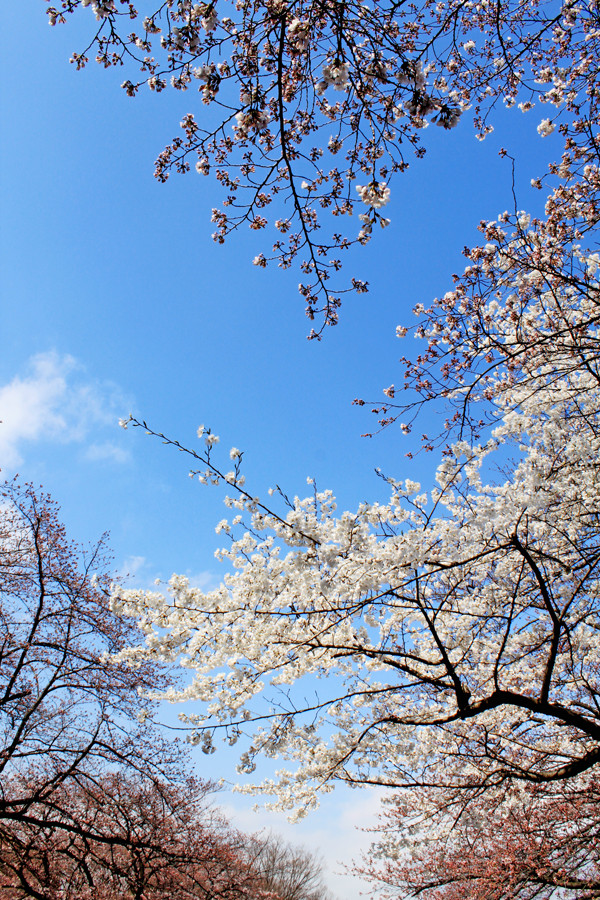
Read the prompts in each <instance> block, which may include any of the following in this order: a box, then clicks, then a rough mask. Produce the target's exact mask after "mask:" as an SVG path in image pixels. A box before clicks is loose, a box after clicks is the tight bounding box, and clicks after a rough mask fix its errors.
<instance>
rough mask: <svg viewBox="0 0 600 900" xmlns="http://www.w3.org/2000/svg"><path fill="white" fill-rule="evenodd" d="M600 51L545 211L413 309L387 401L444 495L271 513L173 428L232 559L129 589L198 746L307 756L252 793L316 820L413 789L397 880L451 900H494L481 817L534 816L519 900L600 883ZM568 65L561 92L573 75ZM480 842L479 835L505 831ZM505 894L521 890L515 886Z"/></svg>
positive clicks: (486, 226)
mask: <svg viewBox="0 0 600 900" xmlns="http://www.w3.org/2000/svg"><path fill="white" fill-rule="evenodd" d="M590 46H591V45H590ZM597 62H598V56H594V55H593V52H592V49H590V58H589V60H588V61H587V63H586V71H587V75H586V76H585V77H586V78H587V88H586V90H587V93H588V100H587V106H586V109H585V110H584V111H583V112H582V111H581V110H580V111H579V113H578V112H577V110H575V109H573V110H572V112H573V117H572V119H571V120H570V121H569V122H565V123H564V124H563V125H561V129H562V132H563V136H564V141H565V151H564V154H563V156H562V159H561V161H560V164H557V165H555V166H552V167H551V170H550V172H549V179H548V180H549V182H550V192H549V195H548V201H547V204H546V210H545V214H544V216H538V217H532V216H531V215H529V214H528V213H527V212H525V211H523V210H519V209H518V208H515V209H514V210H513V211H511V212H504V213H501V214H500V216H499V217H498V219H497V220H496V221H491V222H482V223H481V226H480V227H481V231H482V233H483V235H484V240H485V243H482V244H481V245H480V246H477V247H473V248H471V249H470V250H468V251H467V254H466V255H467V257H468V260H467V262H468V265H467V267H466V269H465V271H464V272H463V273H462V275H459V276H456V277H455V279H454V285H453V288H452V290H450V291H448V292H447V293H446V294H444V295H443V296H442V298H441V299H438V300H435V301H434V302H433V304H432V305H431V306H430V307H429V308H425V307H424V306H423V305H418V306H417V307H416V309H415V312H416V314H417V316H418V321H417V325H416V328H415V333H416V336H417V338H420V339H421V340H422V341H423V342H424V350H423V352H422V353H421V354H420V355H419V357H418V358H417V359H416V360H413V359H411V358H410V357H409V356H408V355H407V358H406V359H405V361H404V375H405V377H404V385H403V387H402V388H401V389H397V388H396V387H394V386H393V385H392V386H390V387H388V388H386V391H385V394H386V401H385V403H384V405H383V407H381V406H380V407H379V408H378V411H379V412H380V413H381V416H382V420H381V424H382V425H383V426H385V425H389V424H391V422H394V421H396V422H398V421H399V422H400V424H401V425H402V431H404V432H410V431H411V429H412V425H413V421H414V418H415V417H416V416H418V413H419V410H420V409H421V408H422V407H423V405H424V404H437V405H438V406H445V407H446V409H447V410H449V414H448V419H447V423H446V428H445V429H444V431H443V432H442V433H441V434H440V435H438V436H425V448H426V449H428V450H434V448H435V447H436V445H439V447H440V448H441V458H440V462H439V466H438V469H437V474H436V484H435V486H434V487H433V488H432V489H430V490H429V491H424V490H422V488H421V486H420V485H419V484H417V483H415V482H414V481H413V480H411V479H410V478H396V477H392V476H383V477H385V480H386V481H387V483H388V485H389V491H390V499H389V502H387V503H384V504H382V503H363V504H361V505H360V506H359V507H358V508H357V509H356V510H354V511H352V512H344V513H341V514H339V513H338V512H337V510H336V506H335V500H334V498H333V496H332V495H331V493H330V492H329V491H321V490H317V488H316V486H313V490H312V493H311V495H310V496H309V497H307V498H305V499H300V498H298V497H295V498H293V499H290V498H288V497H287V496H286V495H285V494H284V493H283V492H281V491H279V492H277V491H276V492H275V493H274V497H275V499H273V500H270V501H268V503H264V502H262V501H260V500H259V498H257V497H255V496H254V495H253V494H252V493H251V492H250V491H248V490H247V489H246V487H245V486H244V481H243V475H242V474H241V465H240V461H241V456H240V453H239V451H238V450H236V449H235V448H234V449H233V450H232V451H231V454H230V456H231V459H232V461H233V466H234V467H233V468H232V469H231V470H230V471H226V467H225V466H224V465H221V464H217V462H215V454H216V453H217V452H218V450H217V441H218V438H217V437H216V436H215V435H214V434H212V433H210V432H205V431H204V430H203V429H200V431H199V437H200V439H201V440H203V441H204V442H205V446H204V449H199V450H197V451H196V450H194V449H192V448H186V447H183V446H181V445H180V444H178V443H177V442H176V441H172V440H169V439H168V438H165V437H164V435H161V437H162V438H163V440H165V441H166V443H168V444H171V445H174V446H175V447H177V448H178V449H179V450H183V451H185V452H186V453H188V454H190V455H191V456H192V458H193V459H194V460H195V462H194V468H193V469H192V473H191V474H193V475H197V476H198V477H199V478H200V481H202V482H204V483H206V482H211V483H214V484H218V483H225V484H226V485H227V486H228V487H229V496H228V497H227V498H226V503H227V505H228V506H229V507H230V509H231V511H232V517H231V518H230V519H224V520H223V521H222V522H221V523H219V526H218V528H217V530H218V531H219V532H220V533H221V534H222V535H224V536H225V537H226V538H227V539H228V544H227V546H226V547H225V548H224V549H222V550H221V551H220V556H221V558H222V559H223V560H224V561H226V562H227V563H228V564H229V568H230V571H229V573H228V574H227V575H226V576H225V578H224V581H223V584H222V585H221V586H220V587H219V588H218V589H216V590H214V591H210V592H202V591H199V590H198V589H195V588H192V587H190V585H189V584H188V582H187V580H186V579H185V578H182V577H173V579H172V580H171V582H170V583H169V585H168V590H167V591H166V592H160V591H156V592H151V593H148V592H144V591H128V592H124V593H119V594H118V595H116V596H115V599H114V604H115V609H116V610H117V611H119V612H121V613H123V614H127V615H133V616H137V617H139V618H140V622H141V625H142V628H143V629H144V630H145V632H146V642H147V643H146V647H145V648H140V647H137V648H133V649H131V650H129V651H126V652H125V653H124V654H123V656H122V658H123V659H126V658H128V659H132V660H139V661H143V660H149V659H152V658H153V656H155V655H157V654H158V655H161V656H163V657H165V658H167V659H170V660H173V661H175V660H177V659H179V660H180V661H181V663H182V665H183V666H184V667H185V668H186V669H188V670H192V671H193V672H194V677H193V680H192V682H191V683H190V684H189V686H188V687H187V688H186V689H185V690H184V691H182V692H181V693H180V694H179V695H178V693H177V691H176V690H172V691H170V692H169V697H170V698H171V699H177V697H178V696H181V698H182V699H183V698H185V699H196V700H197V701H198V703H199V711H198V713H197V714H195V715H191V716H189V717H188V721H189V724H190V727H191V729H192V737H193V739H194V740H196V741H199V742H201V743H202V745H203V747H204V748H205V749H206V750H207V751H210V749H211V747H212V746H213V744H214V741H215V740H216V739H219V738H220V737H223V738H224V739H226V740H228V741H230V742H235V741H237V740H242V741H245V745H244V746H243V748H242V751H241V755H240V771H241V773H251V772H252V771H253V770H254V768H255V766H256V762H255V760H256V758H257V757H259V756H261V755H263V756H267V757H271V758H276V757H278V758H282V759H284V760H288V761H290V763H293V765H289V766H288V768H282V769H280V770H279V771H278V772H277V774H276V776H275V777H274V778H272V779H268V780H266V781H265V782H263V783H262V785H259V786H256V787H253V786H245V787H244V788H243V789H244V790H247V791H257V792H258V791H266V792H267V793H271V794H272V795H273V796H274V803H275V805H276V806H278V807H279V808H284V809H288V810H296V814H298V815H302V814H304V813H305V812H306V811H307V810H308V809H310V808H311V807H313V806H315V805H316V803H317V797H318V794H319V792H321V791H329V790H331V789H332V787H333V785H334V783H335V782H336V781H342V782H345V783H346V784H348V785H352V786H361V785H366V784H376V785H380V786H383V787H386V788H389V789H402V794H401V797H402V799H401V802H398V803H397V805H396V807H395V810H396V811H395V813H394V822H395V826H394V827H395V828H396V830H397V832H399V833H400V837H397V840H396V843H394V841H391V839H390V841H391V843H390V844H389V846H390V847H392V848H394V847H396V846H397V843H398V841H401V842H404V843H403V847H404V852H405V853H406V854H407V859H408V862H406V860H405V859H402V861H401V865H402V867H404V868H401V869H397V870H395V871H401V872H402V873H404V874H402V875H401V878H400V881H399V883H401V884H404V885H405V886H413V887H415V886H416V889H418V890H421V887H423V889H424V886H427V885H424V886H423V884H422V882H419V878H420V877H421V876H420V875H419V872H421V874H422V873H423V871H424V870H425V868H426V867H427V866H428V865H429V864H430V863H431V864H432V866H433V869H434V871H441V869H442V868H443V867H444V866H445V864H446V862H447V861H448V860H453V868H452V867H450V868H449V875H450V878H451V879H454V880H453V881H452V883H451V885H450V886H449V887H447V889H446V888H444V890H445V891H446V893H440V894H439V896H440V897H441V896H444V897H446V896H448V897H453V896H455V895H456V894H453V893H452V891H453V890H454V887H453V885H455V883H456V884H459V887H458V888H456V890H457V891H460V890H464V884H465V882H466V881H469V882H470V883H471V884H472V885H476V886H477V885H478V886H477V887H476V888H475V887H474V888H473V890H479V889H480V887H481V891H482V892H483V893H481V896H487V895H486V894H485V890H491V888H490V884H491V881H490V879H492V875H491V874H490V873H491V872H492V869H489V870H488V876H487V879H488V880H487V881H486V880H485V877H484V875H482V874H481V873H482V872H483V870H482V869H481V868H480V869H479V870H478V869H477V865H476V863H475V860H471V863H472V866H471V869H469V868H468V865H470V864H471V863H468V862H465V866H464V867H463V869H461V868H460V857H461V856H464V848H465V846H471V845H472V846H476V844H477V842H476V841H475V837H474V832H473V827H475V826H472V823H473V822H475V823H477V821H478V818H477V817H478V815H480V814H481V811H482V810H487V811H489V810H493V811H494V816H495V819H494V820H491V821H495V823H496V825H497V826H498V827H503V823H504V824H506V823H507V822H509V821H513V819H511V817H512V816H513V815H514V817H515V818H514V821H515V822H516V823H517V825H518V827H521V826H522V825H523V822H524V821H525V819H526V817H527V815H528V809H530V808H532V807H533V806H536V804H538V803H539V806H540V810H541V809H542V808H543V807H546V809H547V810H548V811H549V812H550V813H551V815H552V816H553V818H551V819H550V821H553V822H554V823H555V827H554V829H553V832H552V833H553V834H554V842H555V843H554V849H552V848H550V847H547V846H546V845H544V843H543V842H541V843H540V844H539V845H535V846H533V845H532V848H531V858H532V859H534V861H535V860H536V859H537V862H535V865H537V866H538V869H537V870H536V872H538V874H536V875H535V877H533V876H532V875H531V871H530V870H528V869H527V866H526V865H525V864H524V868H522V869H521V874H520V875H519V876H518V877H519V878H521V881H520V882H519V884H523V885H524V886H523V888H522V893H521V895H519V894H517V895H516V896H523V897H528V896H532V897H533V896H551V894H552V891H554V892H555V893H556V892H557V891H560V890H563V891H568V890H570V891H571V895H573V893H574V894H575V896H582V895H583V896H586V894H585V891H587V892H588V895H589V896H596V895H597V871H596V869H595V866H596V862H595V860H596V859H597V855H595V853H596V849H595V844H594V842H593V841H591V842H590V843H588V845H587V848H588V851H589V856H588V857H587V858H586V859H585V866H584V869H583V870H580V873H579V877H580V883H575V880H574V879H575V875H574V872H575V871H576V869H575V868H574V866H575V863H577V861H578V860H580V859H583V857H582V856H578V853H579V850H578V849H577V846H578V844H577V841H578V839H575V838H573V840H572V841H571V842H570V844H569V846H570V848H571V850H572V855H571V856H570V857H569V856H568V853H567V850H568V848H566V847H565V837H564V836H565V834H567V833H568V832H569V829H571V828H572V829H573V831H572V833H573V834H575V829H576V823H577V822H578V821H579V816H578V813H577V811H576V810H577V808H578V806H577V804H578V802H579V801H576V799H574V798H576V797H578V796H579V797H582V796H583V790H584V788H585V786H586V785H589V784H593V783H595V778H596V772H597V765H598V762H599V760H600V722H599V711H600V696H599V687H600V685H599V682H598V671H599V663H598V660H599V655H598V650H599V644H598V640H599V632H598V594H599V581H598V561H599V560H600V555H599V554H600V532H599V522H600V490H599V487H600V485H599V482H598V477H599V470H598V458H599V451H600V446H599V440H600V428H599V424H598V423H599V412H600V392H599V386H600V372H599V367H598V361H599V359H600V352H599V351H600V344H599V340H598V321H599V316H598V297H599V287H600V285H599V282H598V271H599V265H600V255H599V253H598V245H597V238H596V230H595V226H596V223H597V221H598V219H599V212H600V210H599V209H598V184H599V178H598V173H599V172H600V160H599V158H598V144H597V140H596V135H597V133H598V124H600V123H599V122H598V116H597V108H596V99H595V98H596V93H597V91H596V86H595V77H596V72H597V69H598V66H597ZM577 68H578V65H577V64H575V65H574V66H573V68H572V69H570V70H569V72H568V73H565V72H558V69H554V70H553V69H550V75H549V76H548V78H549V79H550V81H551V82H552V83H555V79H559V80H561V79H562V83H563V84H564V83H565V82H566V81H568V79H569V78H570V77H571V74H572V73H573V72H575V71H576V70H577ZM580 74H581V77H582V78H583V77H584V74H585V73H583V69H582V70H581V72H580ZM549 129H550V126H549V125H547V124H546V125H544V126H543V128H542V132H544V133H545V132H547V131H548V130H549ZM536 183H537V182H536ZM409 331H410V329H409V327H408V326H407V325H401V326H399V329H398V333H399V336H400V337H401V338H403V337H404V336H405V335H406V334H408V333H409ZM124 424H128V423H127V422H126V423H124ZM130 424H131V425H132V426H137V427H143V428H145V429H146V430H147V431H149V432H150V433H154V432H153V431H152V429H151V428H149V427H148V426H147V424H146V423H144V422H140V421H138V420H135V419H131V420H130ZM414 449H415V447H414V444H413V446H412V449H411V451H410V452H409V454H408V455H410V453H411V452H413V451H414ZM407 465H408V464H407ZM292 686H294V689H293V690H292V689H291V688H292ZM300 697H302V698H303V699H299V698H300ZM506 798H512V799H511V802H512V803H513V804H514V805H515V806H516V808H517V813H514V814H513V812H512V810H511V806H510V804H509V802H508V799H506ZM563 801H564V803H563ZM582 802H583V801H582ZM561 803H563V807H562V810H563V811H562V812H561V811H560V810H561ZM503 804H504V805H503ZM579 809H580V810H582V809H583V807H579ZM586 809H587V810H588V811H589V812H590V815H591V816H592V818H591V820H590V825H589V832H590V834H592V835H593V834H594V833H597V826H598V819H597V816H596V818H594V816H593V814H592V813H593V808H592V807H590V806H588V807H586ZM414 810H418V811H419V816H418V817H417V820H416V821H415V819H414ZM569 810H570V813H569ZM519 823H521V824H520V825H519ZM477 827H479V826H477ZM507 827H508V826H507ZM516 827H517V826H515V828H516ZM586 827H587V826H586ZM449 833H452V834H455V835H456V838H452V840H450V839H449V838H448V835H449ZM511 833H512V832H510V830H509V831H507V834H511ZM524 833H525V834H527V832H524ZM476 834H477V835H480V837H478V838H477V840H480V841H481V842H483V843H484V844H485V841H486V840H488V838H489V834H490V833H489V832H485V831H478V832H476ZM516 834H517V832H516V831H515V834H514V835H513V837H514V841H515V842H517V836H516ZM432 839H437V840H438V842H439V843H438V844H437V846H436V847H434V849H433V850H431V851H430V850H429V849H427V847H425V849H424V846H425V844H426V843H427V842H429V841H431V840H432ZM461 840H462V844H461ZM511 840H513V838H511ZM447 841H450V842H449V843H447ZM424 842H425V843H424ZM383 846H384V847H385V846H388V845H387V844H385V843H384V845H383ZM511 846H512V845H511ZM515 846H516V843H515ZM536 848H537V849H536ZM505 849H506V850H507V853H508V849H507V848H505ZM382 852H383V851H382ZM393 852H395V851H393ZM515 852H516V851H515ZM569 852H571V851H569ZM582 852H583V851H582ZM586 852H587V851H586ZM536 853H537V854H538V856H537V857H536ZM444 854H446V855H444ZM392 858H393V857H392ZM411 859H412V860H416V862H414V864H413V863H411V862H410V860H411ZM496 863H497V864H498V865H499V864H500V862H499V858H498V857H496ZM411 865H412V866H413V868H412V873H413V874H412V875H411V874H410V871H411V870H410V867H411ZM490 865H491V863H490ZM532 865H533V863H532ZM406 866H408V869H407V868H406ZM419 867H420V868H419ZM517 868H518V867H517ZM515 871H517V869H515ZM477 872H479V874H477ZM523 872H525V874H523ZM527 872H529V874H527ZM539 872H541V873H542V875H539ZM456 873H458V874H456ZM461 873H462V874H461ZM588 876H589V878H588ZM569 878H571V881H570V882H569ZM461 879H462V880H461ZM536 879H537V881H536ZM544 879H545V881H544ZM561 879H562V881H561ZM585 879H588V881H586V880H585ZM506 883H507V884H508V887H506V890H505V895H506V896H510V891H511V890H514V891H516V889H517V888H516V886H515V885H516V884H517V882H514V883H512V882H510V881H508V882H506ZM428 884H429V886H430V887H432V889H433V888H435V889H436V890H437V889H439V890H441V889H442V888H441V887H440V885H439V884H438V885H437V886H436V885H435V884H433V885H432V884H431V882H429V883H428ZM544 884H545V885H546V888H544V886H543V885H544ZM420 885H421V886H420ZM486 885H487V886H486ZM469 889H470V888H469ZM546 889H547V890H546ZM519 890H521V887H519ZM544 890H546V893H545V894H544V893H543V891H544ZM528 891H529V893H527V892H528ZM536 891H537V893H536ZM595 892H596V893H595ZM434 896H435V895H434ZM473 896H479V895H478V894H473ZM490 896H494V895H493V894H490ZM499 896H502V895H499Z"/></svg>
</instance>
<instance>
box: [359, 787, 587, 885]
mask: <svg viewBox="0 0 600 900" xmlns="http://www.w3.org/2000/svg"><path fill="white" fill-rule="evenodd" d="M423 799H424V801H425V804H426V806H429V798H427V797H424V798H423ZM386 807H387V808H386V812H385V816H384V817H383V818H384V820H383V822H382V825H381V827H380V828H379V829H378V830H379V831H380V841H379V843H378V844H377V845H376V847H375V848H374V852H373V851H372V852H371V853H370V854H369V855H368V856H367V859H366V860H365V865H364V867H363V868H362V869H360V870H359V872H360V874H361V875H362V876H363V877H365V876H366V877H369V878H371V879H372V880H373V881H374V883H375V884H377V886H378V887H379V889H380V891H381V895H382V896H392V897H395V896H398V893H399V891H403V892H406V893H408V894H410V896H421V897H425V898H429V900H434V898H435V900H533V898H536V900H550V898H562V900H565V898H573V900H584V898H585V900H591V898H593V897H598V896H600V868H599V865H598V782H597V777H596V776H594V775H592V776H590V777H588V778H582V779H579V780H576V781H574V780H569V781H563V782H560V783H559V784H558V785H556V786H553V787H552V788H548V786H547V785H543V786H541V785H521V786H520V787H518V788H517V787H515V786H512V787H511V788H510V789H509V790H508V791H506V792H503V794H502V795H499V794H496V796H495V797H493V796H492V795H490V794H486V795H484V796H483V797H482V798H481V801H480V802H478V803H475V804H472V805H471V806H470V808H469V810H468V812H467V813H466V814H465V815H462V816H461V817H460V818H459V819H458V820H456V818H454V817H451V818H450V817H449V818H448V820H447V822H446V833H445V835H444V839H443V840H440V835H439V830H437V829H436V830H435V832H434V833H435V840H431V838H428V836H427V828H426V826H425V828H424V825H425V822H424V820H423V818H422V817H421V821H420V822H419V821H417V820H418V819H419V816H416V815H415V812H414V810H411V811H409V810H408V809H407V808H406V806H405V804H404V800H403V798H402V797H396V798H393V799H392V800H391V802H389V803H386ZM410 816H412V819H413V822H414V825H415V827H416V828H417V829H418V830H419V831H420V832H421V835H422V840H421V843H420V845H419V847H418V849H417V850H416V851H414V850H413V852H412V853H411V854H407V853H406V852H405V846H404V845H403V841H402V837H401V836H402V833H403V831H404V829H405V827H406V820H407V818H409V817H410ZM399 825H400V828H399Z"/></svg>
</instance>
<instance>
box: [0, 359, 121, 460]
mask: <svg viewBox="0 0 600 900" xmlns="http://www.w3.org/2000/svg"><path fill="white" fill-rule="evenodd" d="M126 408H127V401H126V400H125V398H124V396H123V393H122V392H121V391H120V390H119V388H118V387H117V386H116V385H115V384H113V383H111V382H106V381H99V380H94V379H92V378H90V377H89V376H87V375H86V371H85V368H84V367H83V366H82V364H81V363H80V362H78V361H77V360H76V359H75V358H74V357H72V356H68V355H62V356H61V355H60V354H58V353H55V352H53V351H51V352H48V353H41V354H38V355H37V356H33V357H32V358H31V359H30V360H29V362H28V364H27V367H26V369H25V372H24V373H23V374H20V375H16V376H15V377H14V378H13V379H12V381H10V382H8V384H5V385H0V466H2V468H3V469H4V470H5V471H6V470H14V469H15V467H16V466H19V465H20V464H21V463H22V462H23V453H24V452H25V447H26V446H27V444H33V443H35V442H42V441H43V442H51V443H62V444H67V443H82V442H84V441H86V442H88V444H89V446H88V447H87V450H86V454H85V455H86V457H87V458H88V459H90V460H101V459H102V460H110V461H112V462H124V461H125V460H126V459H127V458H128V455H127V452H126V451H124V450H122V449H121V448H120V447H119V446H118V444H117V443H116V441H115V442H113V441H108V440H104V439H103V438H104V435H103V434H102V430H103V429H105V428H107V427H109V426H114V425H115V424H116V421H117V419H118V417H119V415H122V414H123V410H124V409H126ZM97 438H101V439H100V440H98V441H97V442H96V440H95V439H97Z"/></svg>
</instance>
